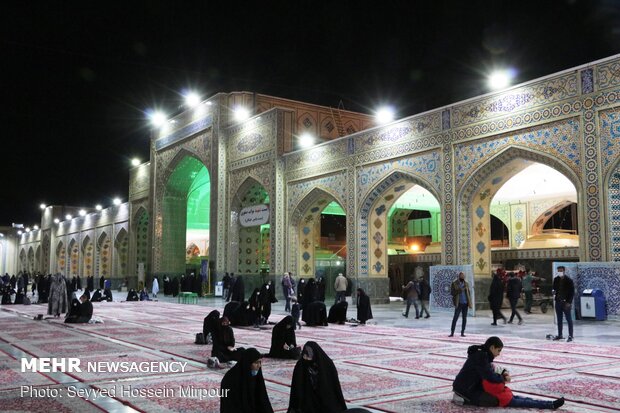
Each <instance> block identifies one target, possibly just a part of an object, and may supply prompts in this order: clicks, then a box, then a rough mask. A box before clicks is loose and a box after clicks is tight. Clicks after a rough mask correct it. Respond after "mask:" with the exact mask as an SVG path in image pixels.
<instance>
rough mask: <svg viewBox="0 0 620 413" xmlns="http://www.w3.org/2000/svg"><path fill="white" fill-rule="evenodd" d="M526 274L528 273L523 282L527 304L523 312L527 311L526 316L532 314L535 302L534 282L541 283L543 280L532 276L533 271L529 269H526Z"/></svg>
mask: <svg viewBox="0 0 620 413" xmlns="http://www.w3.org/2000/svg"><path fill="white" fill-rule="evenodd" d="M525 272H526V275H525V277H523V280H522V284H523V293H524V294H525V303H524V306H523V311H525V314H532V303H533V301H534V294H533V290H534V288H533V285H532V282H533V281H540V280H542V278H540V277H535V276H534V274H532V271H530V270H529V269H526V270H525Z"/></svg>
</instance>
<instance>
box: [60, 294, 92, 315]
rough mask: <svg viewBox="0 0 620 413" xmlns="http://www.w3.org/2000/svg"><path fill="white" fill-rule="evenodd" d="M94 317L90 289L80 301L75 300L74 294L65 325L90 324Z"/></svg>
mask: <svg viewBox="0 0 620 413" xmlns="http://www.w3.org/2000/svg"><path fill="white" fill-rule="evenodd" d="M92 317H93V304H92V303H91V302H90V292H89V291H88V289H86V291H84V294H82V295H81V296H80V299H79V300H78V299H77V298H75V294H74V296H73V299H72V300H71V305H70V307H69V311H68V312H67V315H66V317H65V323H88V322H89V321H90V319H91V318H92Z"/></svg>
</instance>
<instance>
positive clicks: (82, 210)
mask: <svg viewBox="0 0 620 413" xmlns="http://www.w3.org/2000/svg"><path fill="white" fill-rule="evenodd" d="M84 215H86V210H85V209H80V216H81V217H83V216H84Z"/></svg>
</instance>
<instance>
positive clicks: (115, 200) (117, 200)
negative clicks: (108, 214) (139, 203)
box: [112, 198, 122, 206]
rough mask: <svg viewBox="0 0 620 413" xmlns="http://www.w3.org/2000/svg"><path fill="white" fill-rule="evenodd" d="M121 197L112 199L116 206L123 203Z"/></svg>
mask: <svg viewBox="0 0 620 413" xmlns="http://www.w3.org/2000/svg"><path fill="white" fill-rule="evenodd" d="M121 202H122V201H121V199H120V198H114V200H113V201H112V203H113V204H114V205H116V206H119V205H120V204H121Z"/></svg>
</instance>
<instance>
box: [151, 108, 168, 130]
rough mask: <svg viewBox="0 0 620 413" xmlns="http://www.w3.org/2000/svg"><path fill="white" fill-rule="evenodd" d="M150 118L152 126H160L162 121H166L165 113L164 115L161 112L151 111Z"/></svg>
mask: <svg viewBox="0 0 620 413" xmlns="http://www.w3.org/2000/svg"><path fill="white" fill-rule="evenodd" d="M150 118H151V123H152V124H153V126H156V127H160V126H162V125H163V124H164V123H166V115H164V114H163V113H162V112H153V113H152V114H151V115H150Z"/></svg>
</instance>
